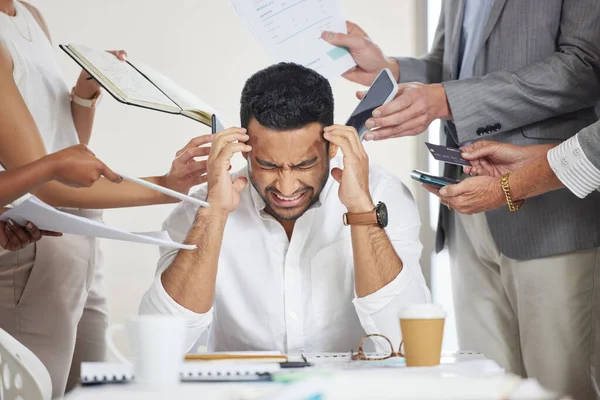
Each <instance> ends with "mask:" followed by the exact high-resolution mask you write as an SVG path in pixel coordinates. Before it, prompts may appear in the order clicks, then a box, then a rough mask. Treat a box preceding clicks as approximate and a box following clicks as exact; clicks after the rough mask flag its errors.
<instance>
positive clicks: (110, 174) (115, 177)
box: [101, 163, 123, 183]
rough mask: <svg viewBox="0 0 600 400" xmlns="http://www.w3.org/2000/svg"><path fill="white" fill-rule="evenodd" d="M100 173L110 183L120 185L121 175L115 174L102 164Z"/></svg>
mask: <svg viewBox="0 0 600 400" xmlns="http://www.w3.org/2000/svg"><path fill="white" fill-rule="evenodd" d="M101 173H102V175H103V176H104V177H105V178H106V179H108V180H109V181H111V182H112V183H121V182H122V181H123V178H122V177H121V175H119V174H117V173H115V172H114V171H113V170H112V169H110V168H108V167H107V166H106V165H105V164H104V163H102V168H101Z"/></svg>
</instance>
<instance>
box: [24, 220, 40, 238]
mask: <svg viewBox="0 0 600 400" xmlns="http://www.w3.org/2000/svg"><path fill="white" fill-rule="evenodd" d="M25 229H27V232H29V236H31V240H32V241H33V242H37V241H38V240H40V239H41V238H42V233H41V232H40V230H39V229H38V227H37V226H35V225H34V224H32V223H31V222H29V221H28V222H27V223H26V224H25Z"/></svg>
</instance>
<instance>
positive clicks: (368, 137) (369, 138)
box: [365, 134, 373, 141]
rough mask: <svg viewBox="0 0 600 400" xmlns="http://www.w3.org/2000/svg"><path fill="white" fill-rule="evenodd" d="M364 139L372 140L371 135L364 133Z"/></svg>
mask: <svg viewBox="0 0 600 400" xmlns="http://www.w3.org/2000/svg"><path fill="white" fill-rule="evenodd" d="M365 140H367V141H371V140H373V135H370V134H366V135H365Z"/></svg>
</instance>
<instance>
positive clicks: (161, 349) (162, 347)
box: [106, 315, 185, 385]
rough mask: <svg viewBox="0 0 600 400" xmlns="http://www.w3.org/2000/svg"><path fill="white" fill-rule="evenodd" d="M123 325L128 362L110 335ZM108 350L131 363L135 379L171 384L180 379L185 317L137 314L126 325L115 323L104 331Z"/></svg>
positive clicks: (144, 381)
mask: <svg viewBox="0 0 600 400" xmlns="http://www.w3.org/2000/svg"><path fill="white" fill-rule="evenodd" d="M123 329H126V331H127V339H128V342H129V347H130V349H131V356H132V362H131V361H129V360H128V359H127V358H126V357H125V356H124V355H123V354H122V353H121V352H120V351H119V350H118V349H117V347H116V346H115V343H114V341H113V335H114V334H115V333H116V332H117V331H120V330H123ZM106 343H107V345H108V349H109V350H110V352H111V353H112V354H113V355H114V356H115V357H116V358H117V359H118V360H119V361H121V362H122V363H124V364H128V365H131V366H132V367H133V375H134V380H135V382H137V383H143V384H151V385H173V384H177V383H178V382H179V380H180V375H179V374H180V370H181V364H182V363H183V360H184V356H185V349H184V343H185V320H184V319H183V318H181V317H175V316H169V315H139V316H136V317H132V318H130V319H129V320H128V321H127V323H126V325H125V326H123V325H121V324H115V325H113V326H111V327H110V328H109V329H108V330H107V331H106Z"/></svg>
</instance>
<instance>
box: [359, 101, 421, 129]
mask: <svg viewBox="0 0 600 400" xmlns="http://www.w3.org/2000/svg"><path fill="white" fill-rule="evenodd" d="M422 115H423V110H422V108H421V107H420V106H419V105H417V104H416V103H415V104H411V105H410V106H409V107H408V108H406V109H404V110H401V111H398V112H396V113H395V114H391V115H388V116H385V117H380V118H369V119H368V120H367V122H365V126H366V127H367V128H369V129H373V128H379V127H390V126H397V125H402V124H406V123H409V122H411V121H413V120H415V119H417V118H419V117H420V116H422ZM422 122H424V121H422Z"/></svg>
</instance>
